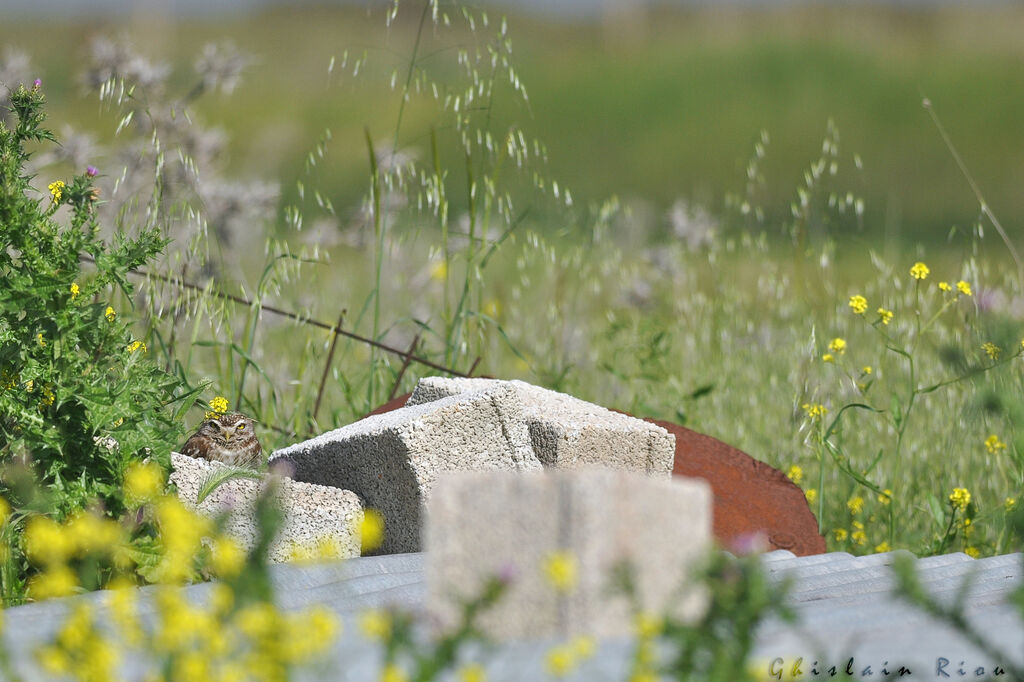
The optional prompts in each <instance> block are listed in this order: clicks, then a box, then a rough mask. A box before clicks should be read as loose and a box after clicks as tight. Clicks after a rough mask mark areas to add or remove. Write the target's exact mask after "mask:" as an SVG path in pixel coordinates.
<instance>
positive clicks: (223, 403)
mask: <svg viewBox="0 0 1024 682" xmlns="http://www.w3.org/2000/svg"><path fill="white" fill-rule="evenodd" d="M227 411H228V399H227V398H225V397H224V396H222V395H219V396H217V397H216V398H214V399H213V400H211V401H210V409H209V410H207V411H206V415H205V416H204V419H216V418H217V417H222V416H224V413H225V412H227Z"/></svg>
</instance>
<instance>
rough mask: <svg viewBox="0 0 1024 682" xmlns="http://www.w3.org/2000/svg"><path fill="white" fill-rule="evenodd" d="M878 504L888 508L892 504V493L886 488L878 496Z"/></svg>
mask: <svg viewBox="0 0 1024 682" xmlns="http://www.w3.org/2000/svg"><path fill="white" fill-rule="evenodd" d="M878 502H879V504H881V505H883V506H889V503H890V502H892V491H891V490H889V489H888V488H886V489H885V490H883V491H882V492H881V493H880V494H879V495H878Z"/></svg>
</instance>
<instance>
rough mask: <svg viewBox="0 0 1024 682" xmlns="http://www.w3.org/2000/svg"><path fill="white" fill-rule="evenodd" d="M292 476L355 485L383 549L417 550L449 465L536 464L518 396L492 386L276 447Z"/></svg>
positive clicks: (274, 461)
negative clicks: (375, 520) (378, 519)
mask: <svg viewBox="0 0 1024 682" xmlns="http://www.w3.org/2000/svg"><path fill="white" fill-rule="evenodd" d="M282 462H287V463H288V465H289V466H291V467H292V468H293V472H294V473H293V476H294V478H295V479H296V480H300V481H308V482H311V483H318V484H321V485H330V486H335V487H338V488H344V489H346V490H352V491H353V492H355V493H356V494H358V495H359V498H360V500H361V501H362V503H363V505H364V506H365V507H371V508H374V509H376V510H378V511H379V512H380V513H381V515H382V516H383V517H384V524H385V529H384V543H383V545H382V547H381V548H380V550H379V553H381V554H392V553H397V552H415V551H419V550H420V547H421V543H420V526H421V522H422V507H423V505H424V504H425V503H426V502H427V501H428V500H429V498H430V495H431V491H432V490H433V487H434V481H435V480H436V478H437V476H438V475H439V474H441V473H443V472H446V471H461V470H475V469H506V470H518V471H530V470H538V469H540V468H541V464H540V462H539V461H538V460H537V458H536V456H535V455H534V453H533V450H532V448H531V447H530V436H529V433H528V431H527V427H526V422H525V421H524V420H523V416H522V403H521V402H520V400H519V394H518V393H517V392H516V391H515V390H514V389H513V388H512V387H510V386H501V385H499V386H492V387H488V388H487V390H483V391H476V392H468V393H464V394H460V395H457V396H452V397H449V398H445V399H441V400H437V401H432V402H430V403H427V404H422V405H414V406H409V407H403V408H400V409H397V410H394V411H392V412H386V413H384V414H378V415H374V416H372V417H368V418H366V419H362V420H360V421H358V422H355V423H353V424H349V425H348V426H345V427H342V428H340V429H336V430H334V431H330V432H328V433H325V434H322V435H320V436H317V437H316V438H313V439H310V440H308V441H305V442H302V443H298V444H296V445H292V446H290V447H287V448H284V449H282V450H278V451H277V452H275V453H274V454H273V455H272V456H271V458H270V466H272V467H273V466H277V465H279V464H280V463H282Z"/></svg>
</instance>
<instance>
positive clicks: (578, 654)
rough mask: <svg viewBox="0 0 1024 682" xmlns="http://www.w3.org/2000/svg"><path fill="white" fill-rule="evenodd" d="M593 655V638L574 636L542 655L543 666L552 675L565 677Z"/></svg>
mask: <svg viewBox="0 0 1024 682" xmlns="http://www.w3.org/2000/svg"><path fill="white" fill-rule="evenodd" d="M593 655H594V640H593V639H591V638H590V637H586V636H579V637H574V638H573V639H571V640H569V641H568V642H566V643H565V644H559V645H557V646H554V647H552V648H551V649H550V650H549V651H548V652H547V655H546V656H545V657H544V667H545V668H546V669H547V671H548V673H549V674H550V675H552V676H554V677H565V676H566V675H568V674H570V673H571V672H572V671H573V670H575V669H576V668H577V667H578V666H579V664H580V663H581V662H583V661H585V660H586V659H588V658H590V657H591V656H593Z"/></svg>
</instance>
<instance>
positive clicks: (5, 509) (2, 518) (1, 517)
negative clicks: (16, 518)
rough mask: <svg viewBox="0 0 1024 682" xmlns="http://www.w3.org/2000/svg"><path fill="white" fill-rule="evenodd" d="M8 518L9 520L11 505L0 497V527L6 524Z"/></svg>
mask: <svg viewBox="0 0 1024 682" xmlns="http://www.w3.org/2000/svg"><path fill="white" fill-rule="evenodd" d="M9 518H11V504H10V503H9V502H8V501H7V500H5V499H4V498H2V497H0V526H2V525H3V524H5V523H7V519H9Z"/></svg>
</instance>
